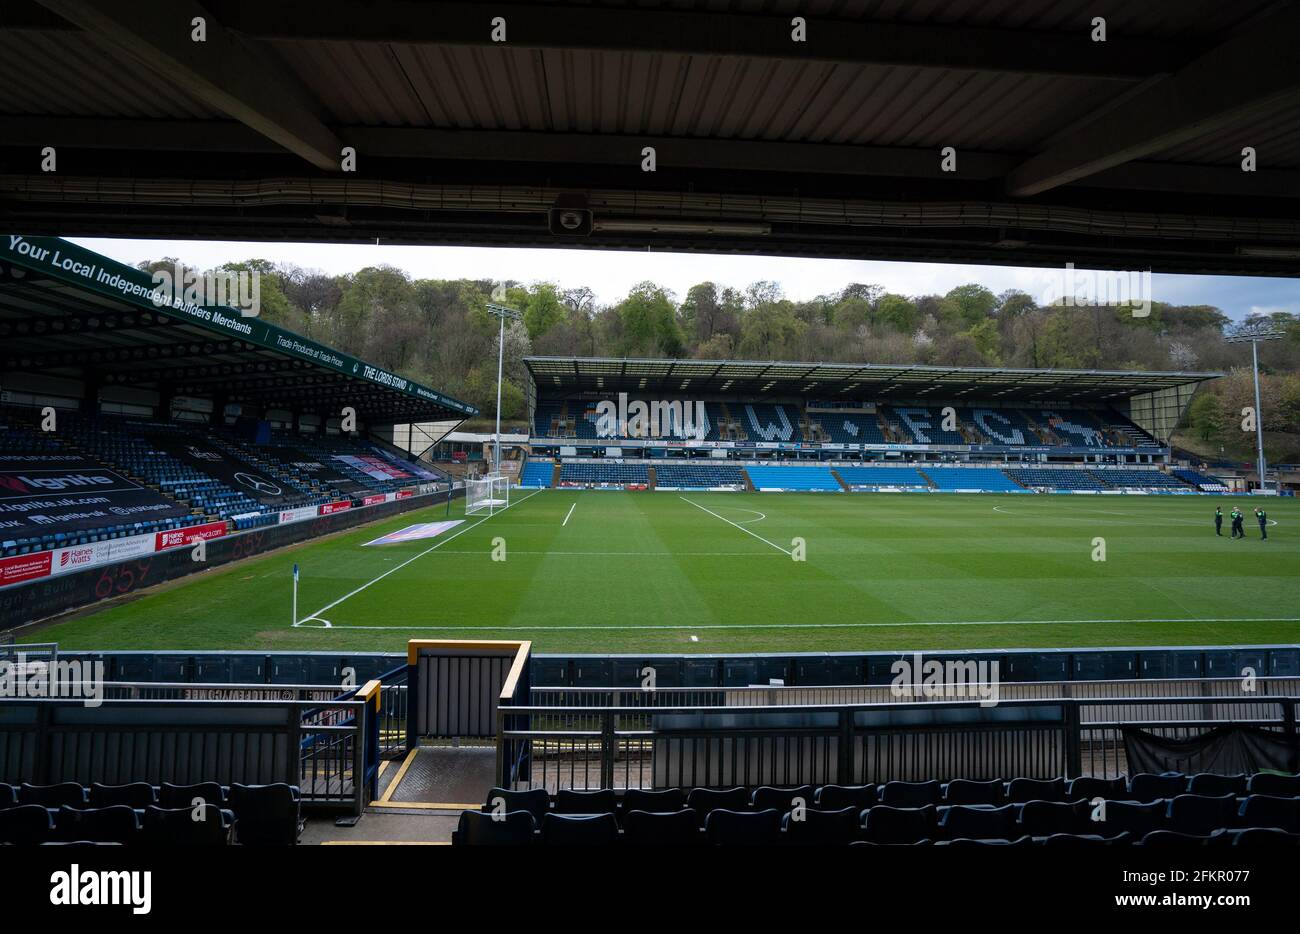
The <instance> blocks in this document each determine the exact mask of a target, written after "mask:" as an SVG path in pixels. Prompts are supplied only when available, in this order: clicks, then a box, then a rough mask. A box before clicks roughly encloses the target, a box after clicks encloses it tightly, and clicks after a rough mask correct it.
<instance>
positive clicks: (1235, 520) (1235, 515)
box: [1232, 506, 1246, 538]
mask: <svg viewBox="0 0 1300 934" xmlns="http://www.w3.org/2000/svg"><path fill="white" fill-rule="evenodd" d="M1245 521H1246V516H1245V514H1244V513H1243V512H1242V511H1241V510H1240V509H1238V508H1237V507H1236V506H1233V507H1232V537H1233V538H1245V537H1246V530H1245V528H1243V527H1242V523H1243V522H1245Z"/></svg>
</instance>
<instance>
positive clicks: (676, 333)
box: [616, 281, 683, 357]
mask: <svg viewBox="0 0 1300 934" xmlns="http://www.w3.org/2000/svg"><path fill="white" fill-rule="evenodd" d="M616 313H617V315H618V319H619V324H620V327H621V332H622V336H621V339H620V341H619V349H620V352H621V354H622V355H623V356H640V355H658V356H665V357H675V356H678V355H679V354H680V353H681V351H682V346H683V340H682V332H681V328H680V327H678V325H677V310H676V308H675V307H674V306H673V300H672V297H671V296H670V295H669V293H668V291H667V290H666V289H663V288H661V287H660V286H658V285H655V284H654V283H653V282H649V281H646V282H642V283H639V284H638V285H637V286H635V287H634V288H633V289H632V291H631V292H629V293H628V296H627V298H625V299H623V301H621V302H620V303H619V304H618V307H617V309H616Z"/></svg>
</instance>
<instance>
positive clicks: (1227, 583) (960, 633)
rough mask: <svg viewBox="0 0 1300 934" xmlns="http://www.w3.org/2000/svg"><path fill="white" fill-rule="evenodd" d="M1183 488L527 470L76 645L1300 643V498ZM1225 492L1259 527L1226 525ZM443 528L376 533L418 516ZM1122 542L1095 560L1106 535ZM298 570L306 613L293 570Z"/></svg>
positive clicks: (268, 559) (750, 647) (94, 624)
mask: <svg viewBox="0 0 1300 934" xmlns="http://www.w3.org/2000/svg"><path fill="white" fill-rule="evenodd" d="M1258 504H1259V501H1257V500H1249V501H1247V500H1242V499H1228V498H1224V499H1218V498H1210V497H1200V496H1197V497H1166V496H1145V497H1144V496H1116V497H1110V496H1001V495H989V494H984V495H927V494H874V495H873V494H852V495H849V494H794V493H785V494H752V493H751V494H744V493H680V494H679V493H672V492H627V493H625V492H606V491H571V490H542V491H532V490H515V491H512V493H511V505H510V507H509V508H508V509H505V510H501V511H498V512H496V513H495V514H493V515H491V516H485V515H474V516H468V517H466V516H464V515H463V504H462V503H460V502H457V503H455V504H453V506H452V508H451V514H450V517H449V516H448V514H447V509H446V507H445V506H439V507H435V508H431V509H426V510H421V511H417V512H412V513H407V514H405V515H402V516H398V517H395V518H392V519H388V520H385V521H383V522H379V523H374V524H371V525H367V526H363V527H360V528H355V529H351V530H349V531H347V532H345V533H340V534H338V535H335V536H332V537H329V538H326V539H323V540H317V541H315V542H312V543H307V544H303V545H299V546H296V547H293V548H289V549H285V550H281V551H279V552H277V553H274V554H271V555H268V556H265V557H259V558H253V559H248V560H245V561H242V562H239V563H236V564H232V565H226V566H224V567H221V568H217V569H214V570H212V571H208V572H203V573H201V574H199V575H196V576H192V577H190V578H189V579H188V580H183V581H179V582H176V583H173V584H168V585H163V586H162V587H159V588H155V589H154V590H152V591H149V592H146V593H144V594H143V595H140V596H137V597H134V598H128V599H126V600H125V601H123V602H118V603H115V604H109V605H107V606H103V605H101V607H100V608H98V609H94V610H90V611H86V612H85V613H83V614H82V615H80V616H78V617H76V618H73V619H69V620H66V621H63V622H59V623H57V624H55V625H51V626H46V627H42V628H39V629H35V630H29V631H28V632H27V633H26V634H25V638H26V639H27V640H29V641H57V642H58V643H59V644H60V646H61V647H62V648H64V649H67V650H76V649H191V650H205V649H254V650H265V651H311V650H330V651H334V650H344V651H398V650H401V649H402V647H403V646H404V645H405V643H406V640H408V639H411V638H481V639H491V638H497V639H507V638H508V639H525V638H526V639H531V640H533V643H534V649H535V651H540V652H593V653H636V654H648V653H652V652H667V653H680V652H810V651H871V650H881V649H968V648H994V647H1035V646H1053V647H1085V646H1138V645H1245V644H1260V643H1293V642H1300V503H1297V502H1296V501H1295V500H1290V499H1280V500H1270V501H1266V502H1265V503H1264V505H1265V506H1266V508H1267V509H1268V512H1269V516H1270V519H1271V520H1272V524H1271V525H1270V527H1269V539H1268V541H1261V540H1260V535H1259V529H1258V526H1257V525H1256V523H1255V521H1254V516H1253V514H1251V513H1250V509H1251V508H1253V507H1254V506H1255V505H1258ZM1216 505H1222V506H1223V508H1224V512H1225V514H1226V513H1227V512H1228V511H1229V509H1230V508H1231V506H1232V505H1240V506H1241V507H1242V508H1243V510H1245V511H1246V512H1247V523H1246V532H1247V538H1246V540H1244V541H1233V540H1231V539H1230V538H1229V537H1228V523H1227V522H1225V524H1224V534H1223V537H1222V538H1218V537H1216V536H1215V534H1214V525H1213V521H1212V514H1213V512H1214V507H1215V506H1216ZM447 518H451V519H459V520H461V521H460V522H459V524H456V525H454V526H452V527H450V528H447V529H445V530H443V531H441V532H440V533H439V534H438V535H437V536H436V537H433V538H423V539H415V540H410V541H403V542H399V543H397V544H387V545H369V546H367V545H366V544H365V543H367V542H370V541H372V540H373V539H375V538H378V537H379V536H381V535H383V534H385V533H389V532H393V531H396V530H399V529H403V528H406V527H408V526H411V525H413V524H416V523H424V522H441V521H444V520H446V519H447ZM1103 552H1104V559H1105V560H1097V559H1098V558H1100V557H1102V556H1103ZM295 563H296V564H298V565H299V566H300V568H301V578H300V584H299V592H298V617H297V619H294V618H293V613H292V608H291V600H292V567H293V565H294V564H295Z"/></svg>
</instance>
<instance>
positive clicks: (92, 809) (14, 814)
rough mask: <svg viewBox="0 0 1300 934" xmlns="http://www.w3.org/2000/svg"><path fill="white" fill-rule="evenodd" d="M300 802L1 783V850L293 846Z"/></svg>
mask: <svg viewBox="0 0 1300 934" xmlns="http://www.w3.org/2000/svg"><path fill="white" fill-rule="evenodd" d="M300 799H301V795H300V793H299V789H298V788H296V787H294V786H292V785H286V784H273V785H240V784H233V785H230V786H224V785H221V784H218V783H217V782H203V783H200V784H195V785H172V784H168V783H166V782H164V783H163V784H162V785H159V786H153V785H149V784H146V783H143V782H137V783H133V784H129V785H100V784H92V785H90V786H88V787H87V786H83V785H79V784H77V783H76V782H63V783H60V784H56V785H28V784H24V785H18V786H12V785H4V784H0V844H16V845H36V844H43V843H71V842H79V843H81V842H84V843H117V844H155V845H169V846H220V845H224V844H227V843H230V842H232V835H233V838H234V840H235V841H237V842H239V843H241V844H244V845H253V846H257V845H262V846H274V845H291V844H294V843H296V842H297V841H298V835H299V833H300V831H301V816H300Z"/></svg>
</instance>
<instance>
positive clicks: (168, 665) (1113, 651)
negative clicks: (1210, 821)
mask: <svg viewBox="0 0 1300 934" xmlns="http://www.w3.org/2000/svg"><path fill="white" fill-rule="evenodd" d="M21 650H22V646H21V645H17V646H11V647H9V651H21ZM0 651H3V650H0ZM922 655H923V656H924V658H926V659H960V660H962V661H976V662H979V661H988V662H994V661H996V662H998V670H999V677H1000V678H1001V679H1002V680H1003V681H1006V682H1022V683H1023V682H1032V681H1107V680H1149V679H1159V678H1198V677H1200V678H1240V677H1241V672H1242V669H1243V668H1246V667H1249V668H1253V669H1254V670H1255V672H1256V673H1257V674H1258V675H1259V677H1261V678H1263V677H1293V676H1300V645H1272V646H1238V647H1234V648H1223V647H1217V646H1216V647H1204V646H1189V647H1179V648H1163V647H1159V648H1158V647H1119V648H1098V649H999V650H985V651H970V652H957V651H933V652H924V653H922ZM59 657H60V658H63V659H78V658H80V659H94V660H98V661H102V662H103V663H104V672H105V678H106V679H107V680H110V681H163V682H190V683H196V684H203V683H210V684H232V683H246V684H332V683H337V682H339V681H340V680H341V677H342V673H343V672H344V670H345V669H350V670H351V673H352V674H354V676H355V678H356V680H357V681H358V683H359V682H361V681H365V680H366V679H369V678H373V677H377V676H378V675H380V674H383V673H385V672H388V671H391V670H393V669H395V668H398V667H402V666H405V664H406V661H407V656H406V654H405V653H401V654H398V653H391V654H390V653H357V654H352V655H342V654H338V653H334V652H296V653H264V652H206V653H204V652H173V651H165V652H132V651H123V652H60V653H59ZM911 658H912V656H911V654H910V653H906V652H865V653H849V652H832V653H827V652H806V653H789V654H763V655H654V656H641V655H614V656H608V655H539V654H535V655H533V656H531V658H530V660H529V669H530V670H529V679H530V683H531V684H532V685H533V686H535V687H577V688H630V689H639V688H640V686H641V683H642V679H643V677H644V675H643V673H642V671H643V669H644V668H646V667H647V666H649V667H653V668H654V669H655V672H656V684H657V685H658V686H660V687H666V688H668V687H698V688H723V687H748V686H751V685H756V684H757V685H766V684H768V683H769V682H770V681H772V680H773V679H775V680H779V681H782V682H784V683H785V685H787V686H789V687H810V686H826V685H862V684H889V683H890V682H891V681H892V680H893V679H894V674H893V672H891V671H890V668H891V666H892V665H893V664H894V662H896V661H898V660H899V659H908V660H910V659H911Z"/></svg>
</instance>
